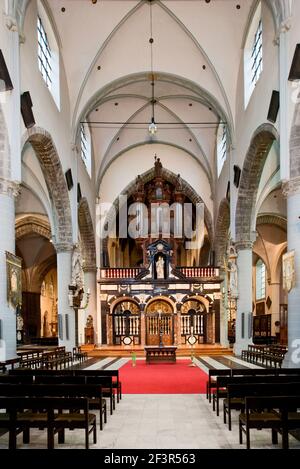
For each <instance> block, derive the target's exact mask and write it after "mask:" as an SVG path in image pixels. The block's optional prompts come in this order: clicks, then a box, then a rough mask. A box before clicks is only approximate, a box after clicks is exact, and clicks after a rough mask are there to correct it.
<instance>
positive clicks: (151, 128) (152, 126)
mask: <svg viewBox="0 0 300 469" xmlns="http://www.w3.org/2000/svg"><path fill="white" fill-rule="evenodd" d="M150 36H151V37H150V39H149V43H150V54H151V87H152V97H151V106H152V117H151V122H150V125H149V134H150V135H151V136H153V135H155V134H156V132H157V125H156V123H155V119H154V104H155V103H156V100H155V98H154V73H153V42H154V39H153V37H152V36H153V35H152V1H151V2H150Z"/></svg>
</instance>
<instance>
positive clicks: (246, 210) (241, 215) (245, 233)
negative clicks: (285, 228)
mask: <svg viewBox="0 0 300 469" xmlns="http://www.w3.org/2000/svg"><path fill="white" fill-rule="evenodd" d="M275 140H277V141H278V140H279V136H278V133H277V130H276V129H275V127H274V126H273V125H271V124H263V125H261V126H260V127H259V128H258V129H257V130H256V131H255V132H254V134H253V137H252V139H251V143H250V146H249V149H248V152H247V155H246V157H245V161H244V166H243V170H242V174H241V182H240V187H239V192H238V201H237V206H236V242H237V243H251V242H252V239H251V231H252V227H253V217H254V212H255V203H256V197H257V191H258V187H259V183H260V178H261V175H262V172H263V168H264V165H265V162H266V159H267V156H268V154H269V151H270V149H271V146H272V144H273V142H274V141H275Z"/></svg>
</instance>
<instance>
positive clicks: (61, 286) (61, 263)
mask: <svg viewBox="0 0 300 469" xmlns="http://www.w3.org/2000/svg"><path fill="white" fill-rule="evenodd" d="M55 249H56V253H57V296H58V300H57V306H58V314H59V317H58V327H59V331H58V337H59V345H61V346H65V347H66V350H67V351H70V352H71V351H72V349H73V347H75V343H76V341H75V311H74V309H73V308H72V307H70V306H69V297H68V294H69V285H71V283H72V276H71V270H72V251H73V246H72V245H68V244H64V243H57V244H56V245H55ZM60 327H61V329H60Z"/></svg>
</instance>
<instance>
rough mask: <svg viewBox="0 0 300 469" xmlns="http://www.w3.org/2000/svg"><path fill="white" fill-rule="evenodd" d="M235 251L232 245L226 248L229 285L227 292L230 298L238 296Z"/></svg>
mask: <svg viewBox="0 0 300 469" xmlns="http://www.w3.org/2000/svg"><path fill="white" fill-rule="evenodd" d="M236 259H237V253H236V250H235V247H234V246H230V248H229V249H228V266H227V272H229V286H228V293H229V295H230V297H231V298H237V297H238V277H237V275H238V269H237V264H236Z"/></svg>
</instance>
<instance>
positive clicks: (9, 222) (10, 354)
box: [0, 178, 19, 361]
mask: <svg viewBox="0 0 300 469" xmlns="http://www.w3.org/2000/svg"><path fill="white" fill-rule="evenodd" d="M18 187H19V186H18V184H16V183H14V182H12V181H8V180H5V179H1V178H0V207H1V222H2V223H1V230H0V320H1V336H0V361H5V360H8V359H10V358H15V357H16V356H17V355H16V346H17V343H16V310H15V309H14V308H13V307H12V306H11V305H9V304H8V302H7V281H6V255H5V251H8V252H10V253H12V254H14V253H15V196H16V195H18Z"/></svg>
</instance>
